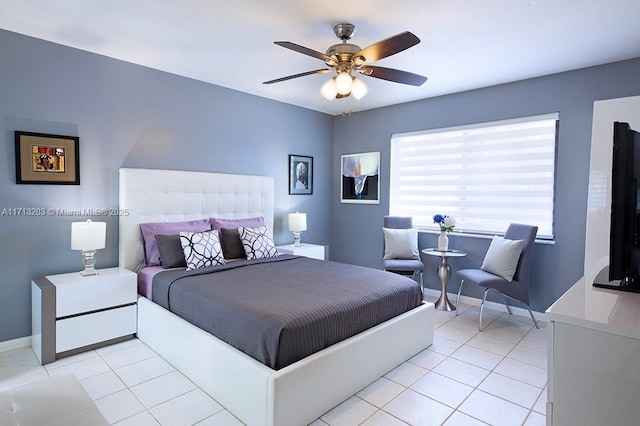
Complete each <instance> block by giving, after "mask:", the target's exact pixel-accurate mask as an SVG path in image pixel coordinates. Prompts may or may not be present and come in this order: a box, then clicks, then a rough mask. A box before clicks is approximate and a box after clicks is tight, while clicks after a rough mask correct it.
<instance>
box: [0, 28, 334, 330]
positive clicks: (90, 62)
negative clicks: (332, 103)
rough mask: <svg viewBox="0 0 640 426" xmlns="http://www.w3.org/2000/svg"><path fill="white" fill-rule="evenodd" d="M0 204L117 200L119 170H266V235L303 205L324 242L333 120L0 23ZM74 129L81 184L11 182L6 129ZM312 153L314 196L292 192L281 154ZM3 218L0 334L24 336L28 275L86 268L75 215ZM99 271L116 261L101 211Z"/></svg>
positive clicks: (113, 227) (112, 226)
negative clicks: (270, 224) (269, 196)
mask: <svg viewBox="0 0 640 426" xmlns="http://www.w3.org/2000/svg"><path fill="white" fill-rule="evenodd" d="M0 52H2V60H0V116H1V120H2V121H1V126H2V131H1V132H0V147H2V155H0V176H1V178H0V194H2V195H1V198H0V212H1V211H2V209H10V208H20V207H46V208H54V209H70V210H75V209H83V208H109V207H117V205H118V169H119V168H120V167H143V168H167V169H179V170H198V171H215V172H221V173H242V174H255V175H268V176H273V177H274V180H275V205H276V212H275V225H274V238H275V240H276V243H277V244H284V243H288V242H290V241H291V240H292V236H291V233H290V232H288V231H287V230H286V229H285V228H286V218H285V217H286V214H287V213H289V212H291V211H296V210H299V211H304V212H307V213H308V222H309V224H308V225H309V231H307V232H305V233H304V236H303V238H304V239H305V240H307V241H314V242H317V243H319V244H328V243H329V235H330V232H329V229H330V226H329V225H330V223H329V220H330V216H329V214H328V211H329V207H327V206H329V205H330V200H331V196H332V192H331V161H332V157H331V155H332V140H333V117H331V116H329V115H326V114H321V113H318V112H314V111H310V110H306V109H303V108H299V107H294V106H291V105H287V104H283V103H279V102H274V101H271V100H267V99H264V98H259V97H256V96H251V95H247V94H244V93H240V92H236V91H232V90H229V89H225V88H222V87H219V86H214V85H211V84H206V83H202V82H198V81H194V80H190V79H186V78H182V77H178V76H175V75H172V74H168V73H164V72H160V71H155V70H151V69H148V68H145V67H140V66H137V65H132V64H129V63H126V62H122V61H117V60H113V59H109V58H105V57H102V56H99V55H95V54H90V53H86V52H83V51H80V50H75V49H70V48H66V47H63V46H60V45H56V44H52V43H48V42H44V41H41V40H37V39H33V38H30V37H25V36H21V35H17V34H14V33H11V32H7V31H0ZM15 130H23V131H32V132H42V133H51V134H62V135H72V136H79V137H80V161H81V166H80V167H81V185H80V186H62V185H16V183H15V163H14V154H15V153H14V131H15ZM289 154H297V155H310V156H313V157H314V166H315V173H314V178H315V186H314V193H313V195H296V196H290V195H288V155H289ZM88 218H91V219H93V220H97V219H104V218H96V217H82V218H74V217H64V216H57V215H56V216H47V217H26V216H7V215H4V216H0V236H1V238H2V244H1V245H0V342H2V341H6V340H11V339H15V338H19V337H23V336H28V335H30V334H31V292H30V281H31V279H32V278H34V277H38V276H42V275H49V274H58V273H65V272H72V271H75V270H78V271H79V270H80V269H82V258H81V254H80V253H79V252H74V251H71V249H70V230H71V222H73V221H76V220H86V219H88ZM106 221H107V247H106V249H104V250H100V251H98V253H97V255H96V257H97V267H99V268H104V267H109V266H116V265H117V263H118V243H117V241H118V224H117V218H116V217H108V218H106Z"/></svg>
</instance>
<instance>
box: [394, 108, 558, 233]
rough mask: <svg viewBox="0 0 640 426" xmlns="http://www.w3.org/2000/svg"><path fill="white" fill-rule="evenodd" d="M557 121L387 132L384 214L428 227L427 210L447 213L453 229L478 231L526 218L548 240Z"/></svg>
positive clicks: (499, 228)
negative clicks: (387, 178)
mask: <svg viewBox="0 0 640 426" xmlns="http://www.w3.org/2000/svg"><path fill="white" fill-rule="evenodd" d="M558 120H559V114H558V113H553V114H545V115H539V116H534V117H526V118H519V119H513V120H503V121H494V122H490V123H481V124H474V125H468V126H460V127H450V128H444V129H437V130H427V131H419V132H411V133H399V134H394V135H393V136H392V137H391V164H390V174H391V177H390V179H391V181H390V194H389V213H390V214H391V215H394V216H412V217H413V222H414V224H415V225H416V226H418V227H421V228H422V227H424V228H431V229H437V228H436V226H435V225H434V224H433V215H434V214H436V213H440V214H445V215H450V216H454V217H455V218H456V219H457V225H456V231H462V232H469V233H478V234H495V233H503V232H504V231H505V230H506V229H507V226H508V225H509V223H512V222H513V223H526V224H531V225H537V226H538V236H537V238H538V239H548V240H552V239H553V210H554V186H555V185H554V172H555V150H556V138H557V126H558Z"/></svg>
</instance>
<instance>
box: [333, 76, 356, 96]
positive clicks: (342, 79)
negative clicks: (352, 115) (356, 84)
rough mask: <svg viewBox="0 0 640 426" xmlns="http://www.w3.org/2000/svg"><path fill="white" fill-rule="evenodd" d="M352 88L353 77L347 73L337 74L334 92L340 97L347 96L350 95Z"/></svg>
mask: <svg viewBox="0 0 640 426" xmlns="http://www.w3.org/2000/svg"><path fill="white" fill-rule="evenodd" d="M352 86H353V77H352V76H351V73H349V72H341V73H338V76H337V77H336V90H337V91H338V93H340V94H341V95H348V94H349V93H351V87H352Z"/></svg>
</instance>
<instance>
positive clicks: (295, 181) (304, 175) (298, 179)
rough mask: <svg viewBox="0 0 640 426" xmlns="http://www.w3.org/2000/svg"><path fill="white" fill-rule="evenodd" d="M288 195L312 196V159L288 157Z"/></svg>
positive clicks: (302, 156)
mask: <svg viewBox="0 0 640 426" xmlns="http://www.w3.org/2000/svg"><path fill="white" fill-rule="evenodd" d="M289 194H291V195H308V194H313V157H307V156H304V155H289Z"/></svg>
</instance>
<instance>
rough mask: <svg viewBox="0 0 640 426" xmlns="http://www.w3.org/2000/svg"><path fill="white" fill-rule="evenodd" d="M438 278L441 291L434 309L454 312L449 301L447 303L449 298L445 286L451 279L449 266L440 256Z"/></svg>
mask: <svg viewBox="0 0 640 426" xmlns="http://www.w3.org/2000/svg"><path fill="white" fill-rule="evenodd" d="M438 278H440V284H441V285H442V290H441V293H440V297H439V298H438V300H436V303H435V307H436V309H438V310H440V311H447V312H451V311H455V310H456V307H455V306H454V305H453V303H451V301H449V297H447V284H448V283H449V279H450V278H451V266H449V262H447V258H446V256H442V257H441V258H440V264H439V265H438Z"/></svg>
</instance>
